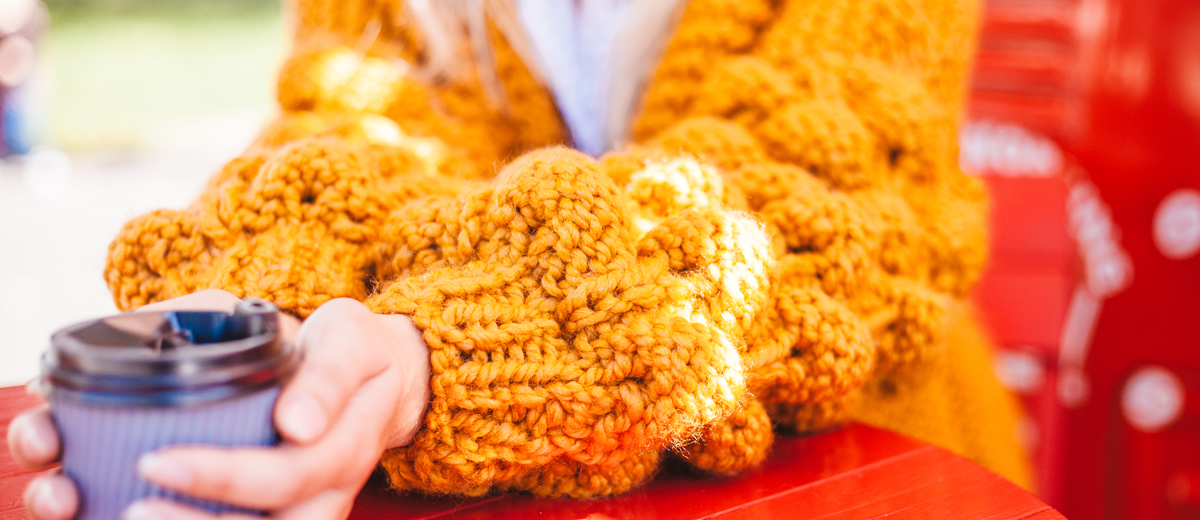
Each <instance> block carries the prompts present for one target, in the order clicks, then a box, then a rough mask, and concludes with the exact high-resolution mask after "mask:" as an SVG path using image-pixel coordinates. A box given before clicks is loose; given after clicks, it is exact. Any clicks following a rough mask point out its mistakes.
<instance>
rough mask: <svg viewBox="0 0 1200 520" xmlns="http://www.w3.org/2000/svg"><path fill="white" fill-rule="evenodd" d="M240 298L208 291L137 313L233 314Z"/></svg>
mask: <svg viewBox="0 0 1200 520" xmlns="http://www.w3.org/2000/svg"><path fill="white" fill-rule="evenodd" d="M240 301H242V300H241V298H238V297H237V296H234V295H233V293H231V292H229V291H222V290H221V289H208V290H205V291H200V292H196V293H192V294H189V295H187V296H180V297H178V298H172V299H170V300H167V301H161V302H158V303H151V304H149V305H144V306H142V307H141V308H139V309H138V310H137V312H143V311H145V312H166V311H221V312H233V308H234V307H236V306H237V304H238V302H240Z"/></svg>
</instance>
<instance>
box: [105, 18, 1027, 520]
mask: <svg viewBox="0 0 1200 520" xmlns="http://www.w3.org/2000/svg"><path fill="white" fill-rule="evenodd" d="M976 9H977V7H976V6H975V5H974V3H972V2H970V1H962V2H957V1H951V0H863V1H861V2H832V1H824V0H822V1H812V0H804V1H801V0H692V1H691V2H690V3H689V4H688V6H687V8H686V9H685V12H684V13H683V15H682V18H681V20H680V21H679V25H678V27H677V29H676V31H675V34H674V37H673V38H672V39H671V41H670V42H669V43H668V45H667V49H666V51H665V54H664V56H663V57H662V59H661V62H660V64H659V66H658V68H657V69H656V70H655V71H654V73H653V74H652V77H651V79H650V80H649V82H648V84H647V85H646V87H645V92H644V99H643V106H642V109H641V112H640V113H639V115H638V117H637V118H636V120H635V121H634V124H633V129H632V131H633V136H634V140H635V142H634V143H633V144H631V145H629V146H627V147H625V148H623V149H620V150H617V151H614V152H611V153H609V154H607V155H605V156H604V157H602V158H600V159H599V160H593V159H591V158H588V157H585V156H583V155H581V154H579V153H576V152H572V151H570V150H567V149H565V148H553V147H551V148H546V147H547V146H552V145H555V144H559V143H561V142H562V141H564V139H565V133H564V132H565V131H564V129H563V126H562V124H561V122H560V120H559V118H558V116H557V113H556V112H555V109H554V105H553V101H552V98H551V97H550V96H549V95H548V94H547V92H546V91H545V89H544V88H543V87H541V86H540V85H538V84H537V82H536V81H535V80H534V79H533V77H532V75H530V73H529V71H528V70H527V69H526V68H525V66H524V65H523V64H521V62H520V60H519V59H518V58H517V57H516V54H515V53H514V52H513V50H512V49H511V48H510V47H509V46H508V45H507V43H506V42H505V41H504V38H503V37H501V36H500V34H499V32H498V31H496V30H495V29H491V32H490V37H491V40H492V44H493V46H494V47H495V54H496V71H495V72H496V76H497V77H498V79H499V81H500V84H501V85H502V87H503V89H504V91H505V97H506V104H502V105H501V104H497V103H496V102H495V101H494V100H491V99H489V98H488V96H486V95H484V90H483V87H482V86H481V84H480V83H481V82H480V81H479V80H478V78H479V75H478V73H477V72H476V71H474V70H465V71H463V72H462V73H461V74H459V75H458V76H457V77H454V78H450V79H449V80H447V81H445V82H441V83H434V82H429V81H425V80H422V79H420V78H419V75H418V73H417V68H416V64H418V63H419V62H420V61H421V60H422V59H423V54H422V52H423V51H422V49H423V45H424V40H423V37H422V35H421V34H419V32H417V31H416V30H415V29H414V28H413V27H414V26H413V24H412V23H410V22H409V21H407V19H406V18H405V16H406V15H405V9H404V5H403V2H402V1H401V0H356V1H354V2H350V3H348V4H344V5H343V4H339V3H333V2H328V1H327V0H302V1H300V2H298V4H297V13H298V17H297V18H298V27H297V32H296V38H297V45H296V50H295V53H294V54H293V56H292V57H291V58H290V59H289V60H288V61H287V63H286V64H285V65H284V67H283V70H282V71H281V73H280V81H279V101H280V105H281V107H282V108H283V110H284V113H283V114H282V115H281V116H280V118H279V119H278V120H277V121H276V122H275V123H273V124H272V125H270V126H269V127H268V128H267V129H265V130H264V131H263V133H262V134H261V135H260V136H259V138H258V139H257V140H256V142H255V144H254V145H253V146H251V148H250V149H249V150H248V151H247V152H246V153H245V154H244V156H243V157H241V158H239V159H236V160H234V161H232V162H231V163H229V165H227V166H226V168H225V169H224V170H223V171H222V172H220V173H218V174H217V175H216V176H215V177H214V179H213V180H212V182H210V185H209V187H208V188H207V190H206V191H205V193H204V194H203V195H202V196H201V197H200V198H199V199H198V200H197V201H196V202H195V203H194V204H193V205H192V206H190V207H189V208H187V209H185V210H182V211H166V210H163V211H158V212H155V213H152V214H149V215H146V216H143V217H139V218H138V219H135V220H134V221H132V222H130V223H129V224H127V225H126V227H125V229H124V230H122V232H121V234H120V235H119V236H118V238H117V239H116V240H115V241H114V242H113V245H112V246H111V248H110V251H109V262H108V268H107V270H106V279H107V280H108V283H109V286H110V288H111V289H112V290H113V294H114V298H115V299H116V301H117V304H118V305H119V306H120V307H121V308H122V309H130V308H135V307H138V306H140V305H143V304H146V303H149V302H152V301H158V300H162V299H166V298H171V297H175V296H180V295H183V294H187V293H190V292H193V291H196V290H200V289H205V288H211V287H218V288H223V289H226V290H229V291H231V292H233V293H234V294H237V295H239V296H246V295H254V296H259V297H264V298H269V299H271V300H273V301H275V302H276V303H278V304H279V305H280V306H281V308H283V309H285V310H287V311H289V312H292V313H295V314H297V315H298V316H301V317H304V316H307V315H308V314H309V313H311V312H312V311H313V310H314V309H316V307H317V306H319V305H320V304H321V303H323V302H325V301H327V300H329V299H331V298H335V297H341V296H346V297H351V298H356V299H360V300H363V301H365V302H366V304H367V305H368V306H369V308H371V309H372V310H373V311H375V312H379V313H403V314H407V315H409V316H411V317H412V318H413V320H414V322H415V323H416V324H417V325H418V327H419V328H420V329H421V330H422V331H423V332H424V338H425V341H426V343H427V345H428V347H429V351H430V363H431V366H432V369H433V379H432V390H433V401H432V402H431V403H430V406H429V409H428V412H427V414H426V417H425V422H424V427H423V428H422V429H421V431H420V432H419V433H418V434H417V437H416V440H415V441H414V442H413V443H412V444H411V445H409V446H405V447H402V448H397V449H394V450H391V451H389V452H387V453H385V454H384V455H383V457H382V463H383V466H384V468H385V469H386V470H387V471H388V473H389V475H390V476H391V479H392V482H393V484H394V485H395V486H396V487H397V488H400V489H416V490H422V491H427V492H437V493H456V494H466V495H479V494H483V493H487V492H489V491H491V490H497V489H498V490H504V489H516V490H527V491H530V492H533V493H536V494H542V495H554V496H572V497H592V496H600V495H607V494H613V493H619V492H622V491H624V490H627V489H629V488H630V487H632V486H635V485H637V484H639V483H641V482H643V481H644V480H645V479H647V478H650V477H651V476H652V475H653V474H654V472H655V471H656V468H657V467H658V464H659V463H660V461H661V460H662V459H663V458H664V457H665V456H669V455H672V454H674V455H675V456H678V457H680V458H682V459H683V460H684V461H686V462H687V463H688V464H691V465H692V466H694V467H696V468H698V469H701V470H704V471H709V472H713V473H718V474H726V475H728V474H734V473H737V472H738V471H741V470H743V469H745V468H747V467H750V466H753V465H755V464H758V463H760V462H761V461H763V460H764V459H765V458H766V457H767V456H768V454H769V450H770V445H771V442H772V439H773V437H772V436H773V433H772V424H775V425H779V426H783V427H785V428H787V429H791V430H794V431H798V432H801V433H808V432H816V431H820V430H823V429H827V428H830V427H834V426H836V425H838V424H840V423H842V422H844V421H846V420H848V419H850V418H851V417H855V416H859V417H863V418H866V419H867V420H870V421H871V422H873V423H875V424H879V425H882V426H885V427H892V428H897V429H900V430H901V431H906V432H916V433H919V434H920V435H921V436H922V438H924V439H926V440H929V441H931V442H935V443H942V444H944V445H947V446H950V447H951V448H952V449H956V450H958V451H959V452H960V453H964V454H966V455H968V456H971V457H973V458H975V459H977V460H982V461H989V462H990V463H994V464H993V467H997V468H1001V469H1003V470H1004V471H1006V474H1007V475H1008V476H1010V477H1011V478H1016V479H1025V478H1027V477H1028V474H1027V473H1022V471H1023V470H1022V467H1023V466H1021V463H1020V462H1019V461H1017V462H1013V460H1014V459H1015V458H1019V457H1018V456H1017V455H1014V454H1017V453H1019V452H1018V450H1016V449H1015V448H1012V446H1015V445H1014V444H1013V443H1012V439H1011V438H1008V437H1006V435H1007V434H998V433H995V431H992V432H991V433H989V434H986V435H985V434H979V435H977V436H975V437H972V435H973V434H971V433H963V432H964V431H966V430H970V431H975V430H980V429H991V430H1000V429H1004V428H1011V426H1012V425H1011V421H1010V422H1004V421H1008V420H1009V416H1007V415H1003V414H999V415H997V416H996V417H999V419H991V418H990V416H983V417H978V418H976V424H972V425H961V424H955V425H952V424H944V425H933V426H931V425H928V424H920V425H916V424H912V423H911V421H910V420H909V419H907V418H906V417H907V416H905V415H904V414H903V413H891V412H890V411H889V410H900V409H909V408H911V407H912V403H910V402H909V401H908V400H907V399H910V398H911V399H924V400H939V399H942V400H951V401H954V402H961V401H968V402H969V401H970V400H971V399H972V398H973V397H972V396H971V395H969V394H967V393H953V392H950V393H947V394H945V395H938V394H937V393H936V392H933V391H930V390H927V389H923V388H933V387H920V388H918V387H917V386H914V385H908V384H901V383H902V382H904V381H911V380H912V378H914V377H920V378H925V379H934V380H939V381H940V380H941V379H940V378H942V377H943V376H944V374H942V372H944V371H953V370H954V369H953V368H951V367H950V366H949V365H947V364H946V363H945V362H944V357H945V355H946V354H945V353H944V352H945V351H946V349H947V348H948V347H947V342H948V340H947V336H946V331H947V330H954V329H955V327H957V325H955V323H957V322H958V321H961V320H963V319H967V318H962V317H961V316H959V317H955V316H958V315H955V314H954V313H952V312H949V309H953V308H954V307H955V306H957V305H959V304H957V303H955V302H956V301H957V300H958V299H960V298H962V297H963V296H964V295H965V294H966V292H967V291H968V290H969V289H970V287H971V286H972V285H973V284H974V281H975V280H976V278H977V277H978V275H979V272H980V270H981V269H982V266H983V262H984V259H985V258H986V237H985V236H984V229H985V220H984V219H985V215H986V204H985V197H984V192H983V190H982V188H981V186H980V185H979V183H978V181H976V180H974V179H971V178H969V177H966V176H964V175H963V174H962V173H961V172H960V171H959V170H958V168H957V165H956V163H955V159H956V157H955V156H956V153H957V152H956V149H955V144H954V138H955V126H956V124H957V118H958V117H959V111H960V110H961V99H962V90H963V81H964V78H965V74H966V64H967V63H968V61H969V55H968V53H967V50H968V49H969V48H970V42H971V41H972V40H971V38H972V37H973V36H972V35H973V33H974V17H975V15H976ZM375 33H378V34H377V35H375ZM371 35H374V36H373V37H372V38H367V37H365V36H371ZM468 69H470V68H469V67H468ZM948 316H949V317H948ZM955 320H958V321H955ZM964 348H967V349H968V350H967V351H968V353H967V354H962V353H961V352H960V354H959V355H962V356H968V357H970V358H971V359H972V360H973V361H972V362H975V365H972V366H979V363H978V362H979V360H986V351H985V350H984V348H985V347H984V346H983V343H982V342H976V343H972V345H970V346H968V347H964ZM971 349H973V350H971ZM984 363H985V365H986V361H984ZM985 365H983V366H985ZM931 367H935V368H931ZM914 374H920V375H919V376H915V375H914ZM976 375H978V377H985V378H986V377H988V376H986V375H979V374H976ZM931 384H934V383H931ZM938 384H941V383H938ZM966 386H969V385H966ZM966 386H964V385H960V384H946V385H943V386H938V387H936V388H942V389H949V390H958V389H962V388H966ZM984 386H986V384H985V385H984ZM908 388H914V390H912V391H911V396H912V397H910V396H909V395H908V394H906V392H909V391H908V390H906V389H908ZM972 388H973V387H972ZM980 388H982V387H980ZM988 388H991V387H988ZM997 388H998V387H997ZM880 389H896V391H897V392H898V393H897V394H888V395H887V396H886V397H887V398H886V399H885V398H882V397H881V395H882V394H881V393H880V392H881V390H880ZM987 392H991V393H989V394H988V395H993V394H995V393H996V392H997V391H993V390H987ZM989 402H999V401H997V400H996V399H993V400H992V401H989ZM874 406H882V407H884V409H881V410H876V409H873V408H872V409H868V408H869V407H874ZM996 406H1000V405H996ZM906 407H909V408H906ZM922 417H925V416H922ZM912 420H917V419H912ZM922 420H923V419H922ZM936 420H938V421H946V422H947V423H953V422H954V421H955V419H954V418H953V417H948V416H938V418H937V419H936ZM997 421H1000V422H997ZM964 438H972V439H987V440H986V441H985V442H973V441H972V442H966V441H961V439H964ZM956 439H957V440H956ZM997 454H1001V455H997Z"/></svg>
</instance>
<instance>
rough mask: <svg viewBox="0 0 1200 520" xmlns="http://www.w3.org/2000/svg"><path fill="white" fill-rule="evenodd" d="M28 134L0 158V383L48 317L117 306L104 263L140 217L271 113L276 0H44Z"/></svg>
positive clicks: (29, 359)
mask: <svg viewBox="0 0 1200 520" xmlns="http://www.w3.org/2000/svg"><path fill="white" fill-rule="evenodd" d="M0 7H3V6H0ZM48 9H49V13H50V16H49V25H48V26H47V27H46V29H45V31H44V32H43V33H42V37H41V41H40V44H39V45H38V46H37V51H35V55H36V59H37V60H38V64H37V68H36V69H35V70H36V72H35V76H34V80H33V81H34V83H32V84H30V85H29V89H28V90H25V91H24V92H25V93H27V94H28V95H30V96H31V97H32V98H33V103H32V107H31V113H30V114H29V115H30V116H31V117H32V121H34V122H35V123H34V127H35V128H38V129H39V130H38V131H37V132H36V134H37V137H39V139H38V140H39V143H36V144H40V145H42V146H40V147H35V148H34V149H33V150H32V151H31V152H30V153H29V154H28V155H26V156H24V157H21V156H12V157H6V158H3V159H0V386H8V385H17V384H24V383H25V382H27V381H29V380H30V379H31V378H33V377H34V376H35V375H37V373H38V359H39V358H38V356H40V355H41V353H42V351H43V350H44V348H45V346H46V339H47V338H48V337H49V336H50V334H51V333H52V332H53V331H55V330H57V329H58V328H60V327H63V326H65V325H68V324H70V323H74V322H78V321H81V320H85V319H92V318H96V317H99V316H104V315H108V314H112V313H115V312H117V309H116V307H115V306H114V305H113V300H112V296H111V294H110V293H109V290H108V287H107V286H106V285H105V282H104V277H103V270H104V265H105V253H106V251H107V250H108V245H109V241H111V240H112V238H113V237H114V236H116V235H117V233H118V231H119V230H120V229H121V226H122V225H124V223H125V222H127V221H129V220H130V219H132V218H134V217H136V216H137V215H140V214H144V213H146V212H148V211H151V210H154V209H158V208H176V209H179V208H183V207H185V206H186V205H187V204H188V203H189V202H190V201H192V200H193V199H194V198H195V197H196V195H197V194H198V193H199V192H200V190H201V188H202V187H203V186H204V184H205V182H207V179H208V178H209V177H210V176H211V175H212V174H213V173H214V172H216V171H219V170H220V169H221V167H222V165H223V164H224V163H225V162H226V161H228V160H229V159H231V158H233V157H236V156H237V155H238V154H239V153H240V152H241V150H242V149H244V147H245V146H246V145H247V144H249V143H250V142H251V140H252V139H253V137H254V135H255V134H256V133H257V132H258V131H259V129H261V128H262V126H263V124H264V123H265V122H266V121H268V120H269V118H270V117H271V116H272V114H273V113H274V111H275V110H276V108H275V102H274V97H275V96H274V91H275V73H276V70H277V69H278V67H279V64H280V60H281V57H282V55H283V52H284V49H285V48H286V44H285V36H284V35H285V30H284V28H283V20H282V18H283V16H282V14H281V8H280V4H279V0H156V1H149V0H122V1H117V0H88V1H85V0H51V1H50V2H49V5H48Z"/></svg>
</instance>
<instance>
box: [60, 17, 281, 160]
mask: <svg viewBox="0 0 1200 520" xmlns="http://www.w3.org/2000/svg"><path fill="white" fill-rule="evenodd" d="M47 4H48V7H49V8H50V26H49V29H48V31H47V33H46V34H45V36H44V37H43V40H42V45H43V47H42V48H43V49H44V51H43V53H42V58H43V72H44V73H43V74H42V78H41V79H42V81H41V82H40V89H41V92H40V94H42V97H43V100H42V102H43V104H44V105H45V106H46V109H47V111H48V112H47V113H48V116H49V119H48V123H49V124H48V125H47V127H48V128H47V129H48V130H49V135H47V136H46V137H47V139H48V140H49V142H51V143H53V144H56V145H58V146H61V147H64V148H67V149H69V150H72V151H89V150H96V149H114V148H118V149H137V148H141V147H144V146H146V144H147V143H148V142H150V141H152V140H153V139H154V137H155V136H156V135H159V134H161V133H162V132H163V131H164V129H165V128H169V127H171V126H172V125H178V124H184V123H186V122H188V121H195V120H201V119H205V118H210V119H211V118H213V117H221V115H222V114H236V113H245V112H247V111H257V112H260V113H263V112H267V111H269V109H270V107H271V106H272V103H273V99H274V76H275V71H276V69H277V68H278V65H279V60H280V57H281V53H282V52H283V48H284V29H283V27H282V15H281V8H280V4H279V2H278V0H51V1H49V2H47Z"/></svg>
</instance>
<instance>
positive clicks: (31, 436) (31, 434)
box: [21, 421, 55, 460]
mask: <svg viewBox="0 0 1200 520" xmlns="http://www.w3.org/2000/svg"><path fill="white" fill-rule="evenodd" d="M38 426H39V425H38V422H37V421H28V423H27V424H26V427H25V428H22V429H21V449H22V450H24V451H25V456H26V457H28V458H31V459H37V460H43V459H49V458H53V457H54V453H53V451H54V446H51V445H50V441H49V440H47V438H46V436H47V435H54V434H55V433H54V432H45V431H41V430H44V428H39V427H38Z"/></svg>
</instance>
